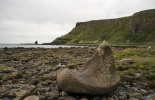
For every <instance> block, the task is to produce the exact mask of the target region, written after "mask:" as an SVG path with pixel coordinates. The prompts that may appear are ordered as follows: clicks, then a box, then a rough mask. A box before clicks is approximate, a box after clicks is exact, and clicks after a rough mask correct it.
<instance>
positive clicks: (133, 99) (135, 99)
mask: <svg viewBox="0 0 155 100" xmlns="http://www.w3.org/2000/svg"><path fill="white" fill-rule="evenodd" d="M129 100H139V99H137V98H130V99H129Z"/></svg>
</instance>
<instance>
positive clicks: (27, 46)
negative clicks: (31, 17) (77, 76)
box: [0, 44, 87, 48]
mask: <svg viewBox="0 0 155 100" xmlns="http://www.w3.org/2000/svg"><path fill="white" fill-rule="evenodd" d="M19 47H22V48H60V47H62V48H71V47H81V48H82V47H87V46H73V45H23V44H0V48H19Z"/></svg>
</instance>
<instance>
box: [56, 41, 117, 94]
mask: <svg viewBox="0 0 155 100" xmlns="http://www.w3.org/2000/svg"><path fill="white" fill-rule="evenodd" d="M119 81H120V77H119V75H118V74H117V73H116V72H115V64H114V57H113V53H112V49H111V47H110V46H109V45H108V43H107V42H105V41H104V42H103V43H102V44H101V45H100V46H99V47H98V48H97V51H96V53H95V54H94V56H93V57H92V58H91V59H89V60H88V61H87V62H86V63H85V64H84V66H83V67H82V69H80V70H79V71H77V70H69V69H64V70H62V71H60V72H58V73H57V83H58V87H59V88H60V89H61V90H63V91H65V92H68V93H79V94H105V93H109V92H112V91H114V90H115V89H116V87H117V85H118V83H119Z"/></svg>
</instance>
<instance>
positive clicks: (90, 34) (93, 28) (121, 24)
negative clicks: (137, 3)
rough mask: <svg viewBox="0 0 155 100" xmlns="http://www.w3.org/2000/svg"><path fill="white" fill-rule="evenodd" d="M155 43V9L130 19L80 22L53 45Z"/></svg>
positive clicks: (138, 13) (137, 14)
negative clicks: (102, 42)
mask: <svg viewBox="0 0 155 100" xmlns="http://www.w3.org/2000/svg"><path fill="white" fill-rule="evenodd" d="M103 40H106V41H108V42H110V43H111V44H113V43H114V44H117V43H118V44H119V43H125V44H126V43H128V44H129V43H131V44H132V43H145V44H154V43H155V9H151V10H145V11H141V12H137V13H135V14H133V15H132V16H129V17H123V18H117V19H103V20H93V21H88V22H78V23H76V26H75V28H73V29H72V30H71V31H70V32H69V33H68V34H66V35H64V36H62V37H58V38H57V39H55V40H54V41H53V42H52V44H96V43H99V42H100V41H103Z"/></svg>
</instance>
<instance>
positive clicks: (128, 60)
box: [119, 58, 134, 65]
mask: <svg viewBox="0 0 155 100" xmlns="http://www.w3.org/2000/svg"><path fill="white" fill-rule="evenodd" d="M119 63H120V64H122V65H127V64H133V63H134V62H133V59H131V58H123V59H121V60H120V61H119Z"/></svg>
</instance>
